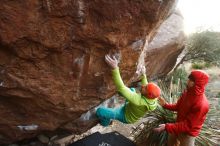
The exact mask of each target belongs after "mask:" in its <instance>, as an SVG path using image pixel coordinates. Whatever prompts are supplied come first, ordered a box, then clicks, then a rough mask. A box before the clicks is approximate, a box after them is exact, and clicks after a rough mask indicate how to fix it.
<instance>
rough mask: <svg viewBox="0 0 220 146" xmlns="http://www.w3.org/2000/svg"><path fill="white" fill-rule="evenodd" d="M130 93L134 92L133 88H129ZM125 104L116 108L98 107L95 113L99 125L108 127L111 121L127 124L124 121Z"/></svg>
mask: <svg viewBox="0 0 220 146" xmlns="http://www.w3.org/2000/svg"><path fill="white" fill-rule="evenodd" d="M130 90H131V91H133V92H136V91H135V88H130ZM126 104H127V101H126V102H125V104H123V105H122V106H120V107H118V108H106V107H99V108H98V109H97V111H96V115H97V117H98V118H99V119H100V123H101V125H102V126H108V125H109V124H110V123H111V120H118V121H120V122H122V123H127V121H126V119H125V106H126Z"/></svg>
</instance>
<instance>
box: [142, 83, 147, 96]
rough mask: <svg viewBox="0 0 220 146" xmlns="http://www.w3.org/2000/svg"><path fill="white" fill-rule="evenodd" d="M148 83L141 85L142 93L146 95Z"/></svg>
mask: <svg viewBox="0 0 220 146" xmlns="http://www.w3.org/2000/svg"><path fill="white" fill-rule="evenodd" d="M146 86H147V85H142V86H141V94H142V95H144V96H146V95H147V88H146Z"/></svg>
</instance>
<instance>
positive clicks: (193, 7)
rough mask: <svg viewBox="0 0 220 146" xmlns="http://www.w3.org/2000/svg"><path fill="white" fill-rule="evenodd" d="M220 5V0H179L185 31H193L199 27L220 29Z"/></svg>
mask: <svg viewBox="0 0 220 146" xmlns="http://www.w3.org/2000/svg"><path fill="white" fill-rule="evenodd" d="M219 6H220V0H179V3H178V8H179V9H180V10H181V12H182V14H183V16H184V26H185V32H186V33H187V34H188V33H192V32H195V31H196V30H198V29H199V28H203V29H212V30H215V31H220V7H219Z"/></svg>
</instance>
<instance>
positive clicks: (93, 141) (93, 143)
mask: <svg viewBox="0 0 220 146" xmlns="http://www.w3.org/2000/svg"><path fill="white" fill-rule="evenodd" d="M69 146H135V144H134V142H132V141H131V140H130V139H128V138H126V137H125V136H123V135H121V134H120V133H118V132H111V133H105V134H101V133H99V132H96V133H93V134H91V135H89V136H87V137H85V138H83V139H81V140H79V141H76V142H74V143H72V144H70V145H69Z"/></svg>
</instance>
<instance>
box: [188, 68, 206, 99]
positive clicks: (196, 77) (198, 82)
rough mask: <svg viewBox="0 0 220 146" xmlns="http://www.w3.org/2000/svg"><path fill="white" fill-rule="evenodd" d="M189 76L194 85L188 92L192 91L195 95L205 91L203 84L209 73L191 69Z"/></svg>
mask: <svg viewBox="0 0 220 146" xmlns="http://www.w3.org/2000/svg"><path fill="white" fill-rule="evenodd" d="M189 76H190V78H191V79H193V81H194V83H195V85H194V86H193V87H192V88H191V89H189V90H190V92H191V91H192V92H194V94H196V95H200V94H203V93H204V92H205V86H206V85H207V84H208V82H209V75H208V74H207V73H206V72H204V71H202V70H193V71H192V72H191V74H190V75H189Z"/></svg>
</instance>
